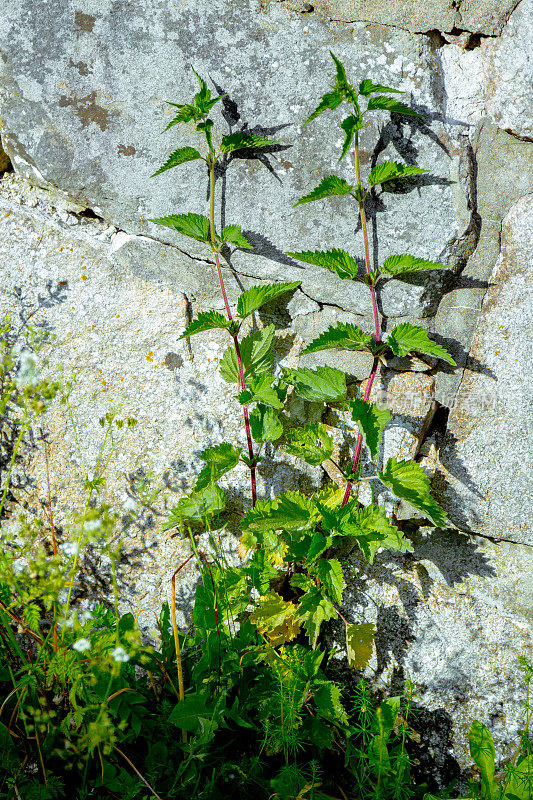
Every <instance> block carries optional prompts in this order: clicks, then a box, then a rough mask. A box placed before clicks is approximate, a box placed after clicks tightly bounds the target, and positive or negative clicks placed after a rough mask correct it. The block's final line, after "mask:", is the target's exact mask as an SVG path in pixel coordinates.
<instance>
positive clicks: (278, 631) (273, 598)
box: [250, 592, 300, 647]
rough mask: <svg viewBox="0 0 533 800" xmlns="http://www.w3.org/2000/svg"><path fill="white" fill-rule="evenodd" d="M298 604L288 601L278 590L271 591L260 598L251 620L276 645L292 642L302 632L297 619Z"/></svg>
mask: <svg viewBox="0 0 533 800" xmlns="http://www.w3.org/2000/svg"><path fill="white" fill-rule="evenodd" d="M295 611H296V606H295V605H294V603H289V602H286V601H285V600H284V599H283V598H282V597H280V595H279V594H276V592H269V593H268V594H267V595H265V596H264V597H260V598H259V602H258V605H257V608H256V609H255V611H254V612H253V613H252V614H251V615H250V621H251V622H253V624H254V625H255V626H256V627H257V630H258V631H259V633H263V634H265V635H266V636H267V637H268V638H269V639H270V641H271V642H272V644H273V645H274V646H275V647H276V646H277V645H279V644H284V643H285V642H290V641H291V640H292V639H294V638H295V636H297V635H298V633H299V632H300V623H299V622H298V621H297V620H296V619H295Z"/></svg>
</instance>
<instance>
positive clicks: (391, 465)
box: [378, 456, 449, 527]
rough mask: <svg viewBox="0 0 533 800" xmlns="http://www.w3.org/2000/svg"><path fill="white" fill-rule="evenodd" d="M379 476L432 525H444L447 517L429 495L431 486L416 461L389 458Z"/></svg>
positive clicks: (446, 522) (447, 523)
mask: <svg viewBox="0 0 533 800" xmlns="http://www.w3.org/2000/svg"><path fill="white" fill-rule="evenodd" d="M378 475H379V478H380V480H381V481H383V483H384V484H385V486H387V487H388V488H389V489H390V490H391V492H393V494H395V495H396V497H398V498H399V499H400V500H406V501H407V502H408V503H410V504H411V505H412V506H414V507H415V508H416V509H417V510H418V511H422V512H423V513H424V514H425V515H426V516H427V517H428V519H430V520H431V521H432V522H433V524H434V525H437V526H438V527H446V525H449V519H448V517H447V515H446V512H445V511H444V509H443V508H441V507H440V506H439V504H438V503H437V501H436V500H434V499H433V498H432V497H431V486H430V483H429V480H428V477H427V475H426V474H425V472H424V470H423V469H422V467H421V466H420V464H417V463H416V461H408V460H405V461H397V460H396V458H395V457H394V456H393V457H392V458H389V460H388V461H387V464H386V466H385V469H384V470H383V472H378Z"/></svg>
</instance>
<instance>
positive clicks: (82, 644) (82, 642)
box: [72, 639, 91, 653]
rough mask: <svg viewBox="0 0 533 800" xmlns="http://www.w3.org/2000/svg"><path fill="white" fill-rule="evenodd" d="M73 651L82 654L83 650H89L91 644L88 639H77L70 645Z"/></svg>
mask: <svg viewBox="0 0 533 800" xmlns="http://www.w3.org/2000/svg"><path fill="white" fill-rule="evenodd" d="M72 649H73V650H77V651H78V653H84V652H85V650H90V649H91V643H90V641H89V640H88V639H78V641H77V642H74V644H73V645H72Z"/></svg>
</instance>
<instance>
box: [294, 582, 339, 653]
mask: <svg viewBox="0 0 533 800" xmlns="http://www.w3.org/2000/svg"><path fill="white" fill-rule="evenodd" d="M296 616H297V618H298V619H301V620H302V621H303V626H304V628H305V632H306V633H307V638H308V639H309V643H310V645H311V647H312V648H313V649H314V648H315V647H316V643H317V640H318V636H319V634H320V628H321V626H322V623H323V622H327V621H328V619H333V617H336V616H337V612H336V611H335V606H334V605H333V603H332V602H331V600H330V599H329V597H325V595H323V594H322V592H321V591H320V590H319V589H313V590H312V591H311V592H307V594H304V595H303V597H302V598H301V599H300V605H299V606H298V611H297V612H296Z"/></svg>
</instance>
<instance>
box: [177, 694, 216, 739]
mask: <svg viewBox="0 0 533 800" xmlns="http://www.w3.org/2000/svg"><path fill="white" fill-rule="evenodd" d="M211 717H212V711H210V710H209V709H208V708H207V706H206V703H205V698H203V697H200V696H199V695H197V694H192V695H188V696H187V697H186V698H185V699H184V700H180V702H179V703H178V704H177V706H175V707H174V709H173V710H172V711H171V713H170V716H169V718H168V721H169V722H170V723H171V724H172V725H176V726H177V727H178V728H181V730H184V731H189V732H190V733H195V732H196V731H198V730H199V729H201V727H202V721H204V722H208V723H209V724H211Z"/></svg>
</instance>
